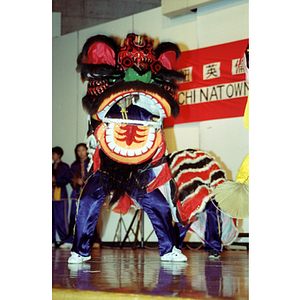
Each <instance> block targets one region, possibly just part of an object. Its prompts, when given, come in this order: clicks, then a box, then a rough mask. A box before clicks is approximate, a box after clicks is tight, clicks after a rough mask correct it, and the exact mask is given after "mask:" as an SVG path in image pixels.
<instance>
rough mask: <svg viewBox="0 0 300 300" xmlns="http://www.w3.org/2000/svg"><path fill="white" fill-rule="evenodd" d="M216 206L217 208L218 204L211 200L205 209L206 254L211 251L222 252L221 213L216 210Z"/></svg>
mask: <svg viewBox="0 0 300 300" xmlns="http://www.w3.org/2000/svg"><path fill="white" fill-rule="evenodd" d="M212 202H213V203H212ZM216 206H218V203H216V202H215V200H211V201H209V202H208V203H207V205H206V208H205V211H206V216H207V217H206V226H205V244H204V249H205V251H206V252H209V251H213V250H215V251H220V252H222V250H223V244H222V241H221V235H222V221H221V212H220V211H219V210H218V209H217V208H216Z"/></svg>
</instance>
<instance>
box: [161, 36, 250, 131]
mask: <svg viewBox="0 0 300 300" xmlns="http://www.w3.org/2000/svg"><path fill="white" fill-rule="evenodd" d="M248 43H249V40H248V39H245V40H241V41H236V42H231V43H226V44H222V45H217V46H212V47H207V48H202V49H196V50H191V51H184V52H182V53H181V56H180V58H179V60H178V63H177V69H178V70H180V71H182V72H183V73H184V74H185V80H184V82H181V83H178V85H179V88H180V90H179V92H178V101H179V104H180V113H179V116H178V117H177V118H173V117H170V118H167V119H165V122H164V126H165V127H168V126H173V125H175V124H181V123H190V122H200V121H206V120H214V119H224V118H234V117H242V116H243V115H244V110H245V106H246V102H247V96H248V90H249V87H248V85H247V83H246V81H245V71H244V68H243V65H242V63H239V62H240V59H241V58H242V57H243V53H244V51H245V49H246V47H247V45H248Z"/></svg>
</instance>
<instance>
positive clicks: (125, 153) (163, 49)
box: [77, 33, 183, 197]
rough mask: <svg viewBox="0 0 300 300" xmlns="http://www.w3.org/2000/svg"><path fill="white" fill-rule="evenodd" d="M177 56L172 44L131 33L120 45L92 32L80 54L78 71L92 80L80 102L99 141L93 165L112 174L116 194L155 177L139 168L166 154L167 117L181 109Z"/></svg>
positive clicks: (85, 79) (146, 182) (119, 194)
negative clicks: (177, 99)
mask: <svg viewBox="0 0 300 300" xmlns="http://www.w3.org/2000/svg"><path fill="white" fill-rule="evenodd" d="M179 56H180V51H179V49H178V47H177V46H176V45H175V44H173V43H169V42H165V43H161V44H159V45H158V46H157V47H156V48H155V49H154V47H153V40H151V39H149V38H148V37H147V36H145V35H136V34H134V33H130V34H128V35H127V37H126V38H125V39H124V40H123V41H122V42H121V45H117V43H116V42H115V41H114V39H112V38H110V37H107V36H104V35H96V36H93V37H91V38H89V39H88V40H87V41H86V43H85V44H84V46H83V49H82V52H81V53H80V54H79V56H78V58H77V71H78V72H80V74H81V79H82V81H88V85H87V93H86V95H85V96H84V97H83V99H82V104H83V108H84V109H85V111H86V112H87V113H88V114H89V115H90V116H91V118H90V120H91V121H90V129H89V134H91V133H93V135H94V136H95V138H96V140H97V143H98V148H97V150H96V151H95V154H94V162H93V163H94V167H93V169H94V172H95V170H100V171H101V170H105V173H106V175H107V174H110V177H111V178H110V180H109V181H108V182H107V185H108V188H107V190H108V191H111V190H113V191H118V192H117V194H118V195H117V197H119V196H121V195H122V193H123V192H124V190H125V189H126V186H128V185H130V180H132V184H136V182H137V181H139V186H141V187H144V186H145V185H146V184H148V183H149V181H151V180H153V178H149V176H150V177H151V175H149V172H148V173H147V172H142V171H141V170H145V169H147V168H149V166H151V165H152V166H153V165H157V164H159V162H160V161H161V160H162V158H163V157H164V154H165V150H166V148H165V140H164V135H163V131H162V128H163V119H164V118H166V117H169V116H171V115H172V116H174V117H176V116H177V115H178V113H179V105H178V102H177V101H176V92H177V85H176V80H178V79H182V78H183V75H182V73H180V72H178V71H177V70H176V62H177V60H178V58H179ZM142 173H143V174H142ZM146 174H148V175H147V176H146ZM143 175H144V176H143ZM146 177H147V178H146ZM121 182H123V186H122V184H121ZM122 190H123V192H122Z"/></svg>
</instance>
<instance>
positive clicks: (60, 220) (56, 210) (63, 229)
mask: <svg viewBox="0 0 300 300" xmlns="http://www.w3.org/2000/svg"><path fill="white" fill-rule="evenodd" d="M68 208H69V205H68V200H61V201H52V243H55V242H57V241H56V232H57V233H58V236H59V238H60V240H61V243H71V242H72V238H71V237H70V236H69V235H68V233H69V223H68Z"/></svg>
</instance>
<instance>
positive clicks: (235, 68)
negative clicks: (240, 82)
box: [231, 58, 245, 75]
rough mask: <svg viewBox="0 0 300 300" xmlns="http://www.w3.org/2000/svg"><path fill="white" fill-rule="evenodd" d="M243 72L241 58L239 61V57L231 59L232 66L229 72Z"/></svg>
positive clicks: (234, 73) (235, 73)
mask: <svg viewBox="0 0 300 300" xmlns="http://www.w3.org/2000/svg"><path fill="white" fill-rule="evenodd" d="M243 73H245V70H244V67H243V58H242V59H241V61H240V58H237V59H233V60H232V68H231V74H232V75H237V74H243Z"/></svg>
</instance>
